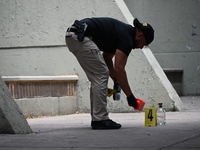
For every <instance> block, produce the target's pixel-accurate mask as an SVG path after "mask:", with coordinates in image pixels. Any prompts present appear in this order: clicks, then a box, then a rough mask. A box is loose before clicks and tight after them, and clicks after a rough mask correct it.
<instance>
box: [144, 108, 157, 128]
mask: <svg viewBox="0 0 200 150" xmlns="http://www.w3.org/2000/svg"><path fill="white" fill-rule="evenodd" d="M145 126H146V127H151V126H157V120H156V108H145Z"/></svg>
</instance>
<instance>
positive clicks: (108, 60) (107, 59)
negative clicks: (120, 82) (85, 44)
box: [103, 52, 116, 79]
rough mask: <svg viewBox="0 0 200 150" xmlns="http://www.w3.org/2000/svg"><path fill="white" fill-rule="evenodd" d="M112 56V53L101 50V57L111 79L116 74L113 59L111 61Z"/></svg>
mask: <svg viewBox="0 0 200 150" xmlns="http://www.w3.org/2000/svg"><path fill="white" fill-rule="evenodd" d="M113 56H114V54H109V53H106V52H103V58H104V60H105V62H106V65H107V67H108V69H109V72H110V77H111V78H112V79H115V78H116V75H115V69H114V67H113V61H112V59H113Z"/></svg>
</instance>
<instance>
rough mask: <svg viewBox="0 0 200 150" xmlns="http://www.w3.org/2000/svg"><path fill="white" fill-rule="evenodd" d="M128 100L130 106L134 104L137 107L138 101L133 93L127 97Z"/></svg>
mask: <svg viewBox="0 0 200 150" xmlns="http://www.w3.org/2000/svg"><path fill="white" fill-rule="evenodd" d="M127 101H128V105H129V106H132V107H134V108H136V107H137V101H136V98H135V96H134V95H133V94H131V95H130V96H128V97H127Z"/></svg>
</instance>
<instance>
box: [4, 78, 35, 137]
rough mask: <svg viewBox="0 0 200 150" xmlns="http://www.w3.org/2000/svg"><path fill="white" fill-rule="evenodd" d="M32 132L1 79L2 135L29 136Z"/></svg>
mask: <svg viewBox="0 0 200 150" xmlns="http://www.w3.org/2000/svg"><path fill="white" fill-rule="evenodd" d="M31 132H32V130H31V128H30V126H29V125H28V123H27V120H26V118H25V117H24V115H23V113H22V111H21V109H20V108H19V106H18V105H17V103H16V102H15V101H14V99H13V98H12V96H11V94H10V92H9V90H8V87H7V85H6V84H5V83H4V81H3V80H2V78H1V77H0V134H27V133H31Z"/></svg>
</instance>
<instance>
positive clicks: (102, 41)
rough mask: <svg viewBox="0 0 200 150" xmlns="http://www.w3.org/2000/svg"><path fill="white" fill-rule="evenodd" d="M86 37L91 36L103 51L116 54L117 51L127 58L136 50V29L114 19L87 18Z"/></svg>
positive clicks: (84, 20)
mask: <svg viewBox="0 0 200 150" xmlns="http://www.w3.org/2000/svg"><path fill="white" fill-rule="evenodd" d="M80 21H81V22H82V23H87V25H88V28H87V31H86V33H85V35H86V36H91V37H92V40H93V41H94V42H95V43H96V45H97V46H98V48H99V49H100V50H101V51H104V52H107V53H111V54H114V53H115V51H116V49H119V50H121V51H122V52H124V53H125V54H126V55H127V56H128V55H129V53H130V52H131V50H132V49H133V48H135V32H136V31H135V28H134V27H133V26H131V25H129V24H126V23H124V22H121V21H119V20H116V19H113V18H106V17H104V18H86V19H83V20H80Z"/></svg>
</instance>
